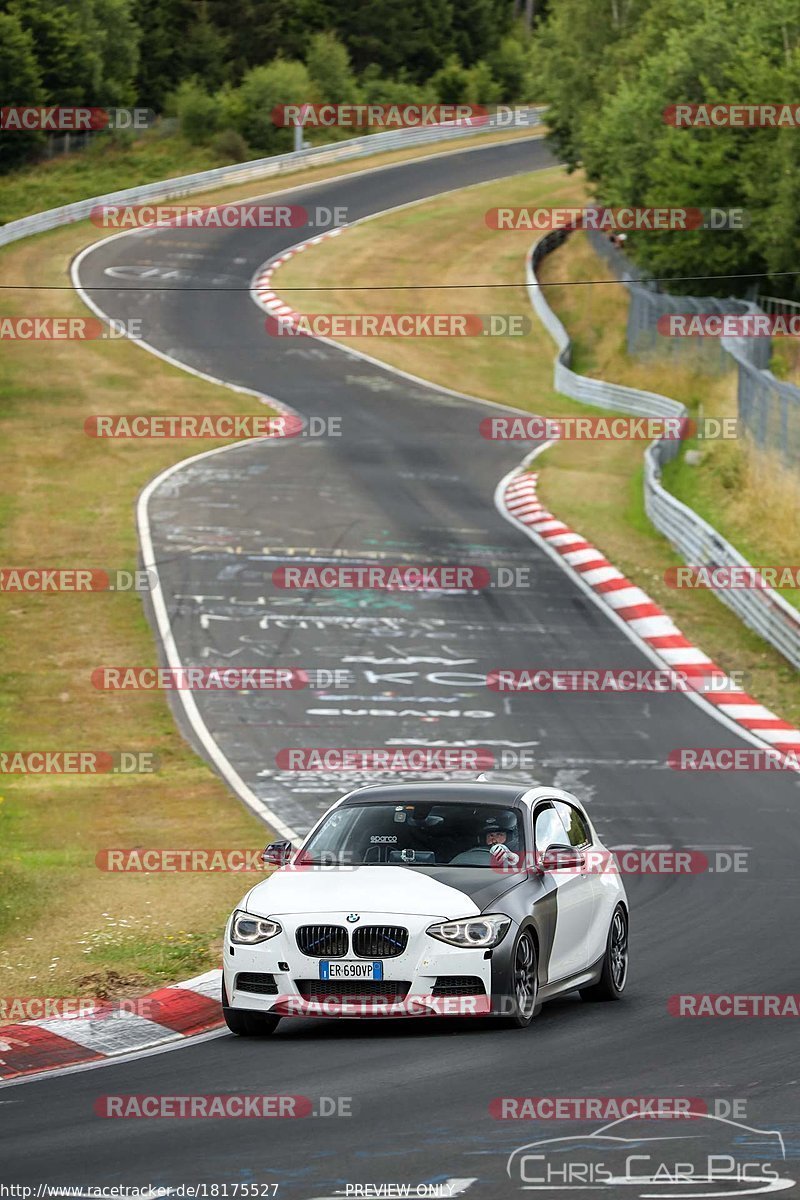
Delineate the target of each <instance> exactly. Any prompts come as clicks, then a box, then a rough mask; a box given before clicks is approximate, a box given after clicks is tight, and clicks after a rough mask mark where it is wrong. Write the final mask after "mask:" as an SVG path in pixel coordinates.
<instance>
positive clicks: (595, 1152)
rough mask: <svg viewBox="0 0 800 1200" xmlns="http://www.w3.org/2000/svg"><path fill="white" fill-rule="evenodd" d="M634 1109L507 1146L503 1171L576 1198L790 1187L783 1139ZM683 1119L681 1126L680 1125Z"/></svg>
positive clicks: (701, 1117)
mask: <svg viewBox="0 0 800 1200" xmlns="http://www.w3.org/2000/svg"><path fill="white" fill-rule="evenodd" d="M671 1115H672V1114H667V1113H665V1114H664V1117H663V1118H661V1117H658V1116H656V1117H653V1116H646V1115H643V1114H634V1115H632V1116H628V1117H622V1118H620V1119H619V1120H617V1121H612V1122H610V1123H609V1124H606V1125H603V1126H601V1127H600V1128H599V1129H596V1130H595V1131H594V1132H593V1133H590V1134H585V1133H584V1134H577V1135H574V1136H572V1137H549V1138H541V1139H539V1140H537V1141H534V1142H528V1143H527V1144H526V1145H524V1146H520V1147H519V1148H518V1149H516V1150H514V1151H513V1152H512V1153H511V1154H510V1155H509V1158H508V1162H507V1164H506V1171H507V1173H508V1176H509V1179H510V1180H511V1182H512V1184H516V1186H517V1187H518V1188H520V1189H522V1190H523V1191H530V1192H540V1193H545V1194H547V1195H548V1196H550V1195H552V1194H553V1192H554V1191H556V1190H557V1191H563V1190H565V1189H566V1190H579V1191H580V1193H581V1195H582V1196H615V1197H616V1196H625V1197H630V1200H645V1197H650V1196H653V1195H655V1194H658V1195H661V1196H667V1195H669V1196H672V1197H680V1196H687V1197H688V1196H712V1195H713V1196H716V1197H727V1196H738V1195H743V1194H744V1195H751V1196H752V1195H766V1194H768V1193H771V1192H783V1191H786V1190H787V1189H789V1188H793V1187H794V1185H795V1183H796V1182H797V1181H796V1180H795V1179H791V1178H789V1177H788V1176H787V1174H786V1168H787V1163H786V1150H785V1146H784V1141H783V1136H782V1134H781V1133H780V1132H779V1131H778V1130H776V1129H758V1128H755V1127H754V1126H750V1125H744V1124H742V1123H741V1122H740V1121H731V1120H728V1119H727V1118H724V1117H715V1116H711V1115H709V1114H708V1113H699V1112H698V1113H697V1114H693V1115H694V1116H695V1119H694V1120H692V1121H691V1122H690V1123H689V1127H688V1128H680V1129H677V1128H676V1123H675V1121H674V1120H670V1119H669V1117H670V1116H671ZM681 1124H683V1123H681Z"/></svg>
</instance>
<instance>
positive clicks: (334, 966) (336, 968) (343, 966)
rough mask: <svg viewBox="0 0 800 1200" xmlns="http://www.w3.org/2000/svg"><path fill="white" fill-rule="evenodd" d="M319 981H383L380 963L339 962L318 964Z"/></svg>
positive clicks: (344, 960) (325, 961)
mask: <svg viewBox="0 0 800 1200" xmlns="http://www.w3.org/2000/svg"><path fill="white" fill-rule="evenodd" d="M319 977H320V979H376V980H377V979H383V963H382V962H348V961H347V959H342V960H341V961H339V962H328V961H327V960H324V961H323V962H321V963H320V964H319Z"/></svg>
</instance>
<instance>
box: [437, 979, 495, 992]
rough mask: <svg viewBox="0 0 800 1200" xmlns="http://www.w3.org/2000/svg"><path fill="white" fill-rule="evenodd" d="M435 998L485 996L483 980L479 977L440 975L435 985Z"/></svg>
mask: <svg viewBox="0 0 800 1200" xmlns="http://www.w3.org/2000/svg"><path fill="white" fill-rule="evenodd" d="M431 995H433V996H485V995H486V988H485V987H484V986H483V980H482V979H479V978H478V977H477V975H439V976H437V979H436V983H435V984H434V985H433V991H432V992H431Z"/></svg>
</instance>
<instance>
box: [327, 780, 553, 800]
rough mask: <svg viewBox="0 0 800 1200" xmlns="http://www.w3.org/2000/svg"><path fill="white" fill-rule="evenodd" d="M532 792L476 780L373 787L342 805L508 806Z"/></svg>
mask: <svg viewBox="0 0 800 1200" xmlns="http://www.w3.org/2000/svg"><path fill="white" fill-rule="evenodd" d="M528 791H530V788H527V787H525V786H523V785H522V784H519V783H516V784H511V783H494V782H492V783H489V782H482V781H481V782H478V781H476V780H465V781H464V782H463V783H462V782H459V781H457V780H446V781H442V780H439V781H437V782H435V783H434V782H431V783H426V782H425V781H420V782H414V783H372V784H367V785H366V786H364V787H360V788H357V789H356V790H355V791H352V792H349V793H348V794H347V795H346V796H344V797H343V799H342V803H347V802H349V801H351V800H353V801H354V800H357V801H358V802H359V804H361V803H367V804H372V803H375V804H378V803H383V804H405V803H408V802H410V801H412V800H415V799H418V800H421V799H424V800H432V801H434V802H435V803H436V804H459V803H461V804H463V803H464V802H465V801H467V802H470V801H474V802H475V803H476V804H478V803H479V804H506V805H516V804H517V803H519V801H521V800H522V797H523V796H524V795H525V793H526V792H528Z"/></svg>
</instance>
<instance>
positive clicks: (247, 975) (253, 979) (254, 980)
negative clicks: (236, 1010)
mask: <svg viewBox="0 0 800 1200" xmlns="http://www.w3.org/2000/svg"><path fill="white" fill-rule="evenodd" d="M234 990H235V991H237V992H253V993H254V994H255V995H257V996H277V994H278V985H277V983H276V982H275V976H274V975H261V974H259V973H257V972H255V971H246V972H242V974H241V975H237V976H236V983H235V984H234Z"/></svg>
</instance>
